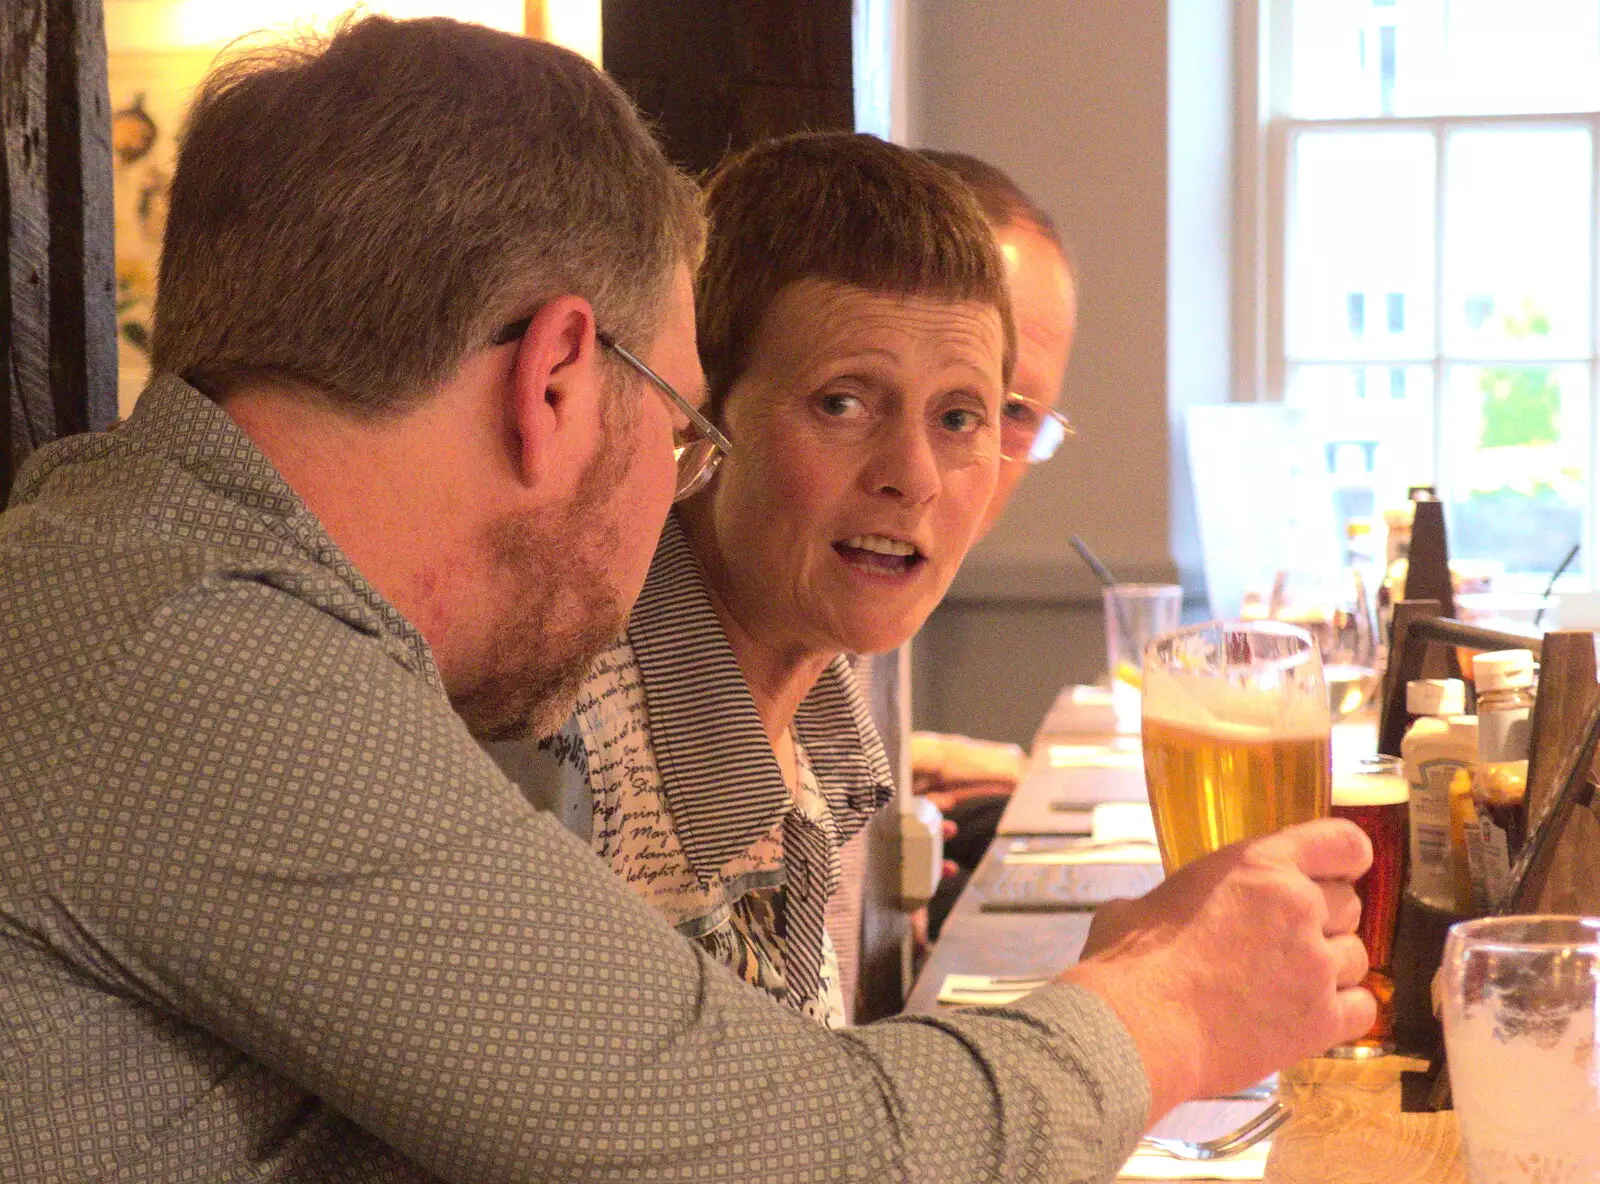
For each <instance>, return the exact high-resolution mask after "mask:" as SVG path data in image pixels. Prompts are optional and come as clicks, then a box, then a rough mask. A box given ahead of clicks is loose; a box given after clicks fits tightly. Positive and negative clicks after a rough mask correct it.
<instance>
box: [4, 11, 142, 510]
mask: <svg viewBox="0 0 1600 1184" xmlns="http://www.w3.org/2000/svg"><path fill="white" fill-rule="evenodd" d="M0 133H3V136H4V160H3V165H4V167H3V168H0V324H3V325H4V326H5V332H4V334H3V336H0V353H3V354H4V357H3V358H0V501H3V500H4V498H5V497H6V496H7V495H9V493H10V489H11V483H12V479H13V477H14V475H15V473H16V469H17V466H19V465H20V464H21V463H22V461H23V460H24V459H25V458H26V457H27V455H28V453H30V452H32V451H33V450H34V449H35V448H37V447H39V445H41V444H43V443H45V442H46V441H48V440H52V439H54V438H56V437H57V436H63V435H69V434H71V433H73V432H82V431H88V430H91V429H98V428H104V427H106V426H107V425H108V424H110V423H111V421H112V420H113V419H115V418H116V413H117V337H116V334H117V330H116V273H115V265H114V263H113V259H112V246H113V243H112V227H113V214H112V202H111V100H110V96H109V94H108V92H107V89H106V48H105V25H104V17H103V14H102V11H101V6H100V0H5V4H4V6H3V7H0Z"/></svg>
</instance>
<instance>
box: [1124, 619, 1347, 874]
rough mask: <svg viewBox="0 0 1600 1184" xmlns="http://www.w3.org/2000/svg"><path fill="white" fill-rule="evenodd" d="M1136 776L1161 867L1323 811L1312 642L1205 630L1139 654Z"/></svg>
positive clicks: (1265, 629)
mask: <svg viewBox="0 0 1600 1184" xmlns="http://www.w3.org/2000/svg"><path fill="white" fill-rule="evenodd" d="M1143 681H1144V720H1143V737H1144V769H1145V779H1146V781H1147V783H1148V785H1149V788H1150V807H1151V810H1152V812H1153V813H1154V815H1155V823H1156V837H1157V839H1158V840H1159V841H1160V844H1161V862H1162V863H1163V864H1164V865H1165V867H1166V870H1167V873H1168V874H1169V875H1170V874H1171V873H1172V872H1174V871H1176V870H1177V869H1178V868H1180V867H1182V866H1183V865H1184V864H1186V863H1188V862H1189V861H1190V860H1192V859H1196V858H1198V857H1200V856H1202V855H1205V854H1208V853H1209V852H1212V851H1215V850H1217V848H1219V847H1224V846H1226V845H1227V844H1229V843H1234V842H1238V841H1239V840H1241V839H1254V838H1259V837H1260V836H1262V835H1266V834H1270V833H1271V832H1273V831H1276V830H1281V829H1282V828H1283V827H1286V826H1289V825H1291V824H1293V823H1296V822H1309V821H1310V820H1312V819H1314V818H1323V817H1326V816H1327V814H1328V808H1329V799H1330V797H1331V794H1332V783H1333V773H1332V763H1331V752H1330V746H1329V730H1330V728H1329V717H1328V691H1327V686H1326V684H1325V683H1324V682H1323V678H1322V661H1321V658H1320V657H1319V655H1318V653H1317V646H1316V643H1315V642H1314V641H1312V639H1311V635H1310V634H1308V633H1307V632H1306V631H1305V630H1304V629H1299V628H1296V627H1295V626H1293V625H1285V624H1283V623H1281V622H1278V621H1229V622H1216V621H1214V622H1211V623H1210V624H1206V625H1195V626H1193V627H1191V628H1188V629H1180V630H1178V631H1177V632H1176V633H1169V634H1167V635H1166V636H1164V637H1159V638H1157V639H1156V640H1155V641H1154V642H1152V643H1151V644H1150V646H1149V648H1148V649H1146V650H1145V655H1144V680H1143Z"/></svg>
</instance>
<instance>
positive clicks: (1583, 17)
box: [1435, 0, 1600, 115]
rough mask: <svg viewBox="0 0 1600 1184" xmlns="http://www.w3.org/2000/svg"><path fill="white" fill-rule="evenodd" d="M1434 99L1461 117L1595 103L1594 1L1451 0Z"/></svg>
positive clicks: (1598, 58) (1588, 107)
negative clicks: (1436, 95) (1438, 94)
mask: <svg viewBox="0 0 1600 1184" xmlns="http://www.w3.org/2000/svg"><path fill="white" fill-rule="evenodd" d="M1448 13H1449V15H1448V19H1447V23H1446V29H1445V39H1446V50H1445V58H1444V71H1443V77H1442V78H1441V82H1440V88H1439V89H1440V96H1439V103H1438V105H1437V107H1436V108H1435V110H1440V111H1449V112H1459V113H1461V114H1468V115H1481V114H1493V113H1495V112H1503V113H1505V114H1508V115H1518V114H1523V113H1527V112H1537V111H1593V110H1595V109H1596V108H1597V107H1600V4H1597V3H1596V0H1513V2H1508V0H1450V6H1449V10H1448Z"/></svg>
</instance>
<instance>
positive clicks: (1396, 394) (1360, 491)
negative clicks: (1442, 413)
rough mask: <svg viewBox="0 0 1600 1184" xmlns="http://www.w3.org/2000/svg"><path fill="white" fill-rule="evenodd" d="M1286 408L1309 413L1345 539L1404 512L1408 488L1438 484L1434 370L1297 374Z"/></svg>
mask: <svg viewBox="0 0 1600 1184" xmlns="http://www.w3.org/2000/svg"><path fill="white" fill-rule="evenodd" d="M1284 401H1285V402H1286V403H1287V404H1288V405H1289V406H1291V407H1299V408H1303V409H1304V411H1305V414H1306V426H1307V430H1308V431H1310V432H1311V433H1312V435H1313V436H1314V438H1315V440H1316V441H1317V445H1318V447H1319V448H1320V449H1321V451H1322V455H1323V459H1324V460H1325V462H1326V463H1327V470H1328V475H1329V478H1330V482H1331V484H1332V487H1333V499H1334V511H1335V514H1336V516H1337V518H1338V519H1339V527H1340V530H1341V531H1342V530H1343V528H1344V524H1345V523H1346V522H1348V521H1349V520H1350V519H1351V518H1368V517H1374V516H1376V515H1378V514H1381V513H1382V512H1383V511H1384V510H1386V509H1389V508H1391V507H1393V506H1398V505H1403V504H1404V503H1405V500H1406V490H1407V488H1408V487H1409V486H1412V485H1431V484H1433V480H1434V472H1433V448H1432V445H1431V441H1432V439H1433V371H1432V369H1431V368H1429V367H1427V366H1296V367H1294V368H1293V369H1292V370H1291V371H1290V374H1289V391H1288V397H1287V398H1286V399H1285V400H1284ZM1341 537H1342V535H1341Z"/></svg>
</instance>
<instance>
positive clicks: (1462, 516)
mask: <svg viewBox="0 0 1600 1184" xmlns="http://www.w3.org/2000/svg"><path fill="white" fill-rule="evenodd" d="M1447 383H1448V395H1447V397H1446V401H1445V408H1444V431H1445V451H1444V458H1443V465H1444V470H1445V471H1444V473H1443V474H1442V482H1441V488H1440V490H1439V494H1440V496H1441V497H1442V498H1444V499H1445V501H1446V502H1447V503H1448V507H1449V515H1450V553H1451V555H1452V556H1460V557H1462V558H1469V559H1492V560H1497V561H1499V562H1502V563H1504V564H1505V570H1506V572H1507V574H1508V575H1514V574H1516V573H1549V572H1552V571H1554V570H1555V568H1556V566H1557V565H1558V564H1559V563H1560V562H1561V560H1562V559H1563V558H1564V557H1565V556H1566V553H1567V551H1568V550H1569V549H1570V548H1571V547H1572V544H1574V543H1576V542H1577V541H1578V540H1579V539H1580V538H1581V537H1582V534H1583V511H1584V506H1585V505H1587V503H1588V500H1589V473H1588V462H1589V410H1588V405H1589V374H1588V369H1587V367H1584V366H1518V367H1509V366H1504V367H1480V366H1457V367H1452V369H1451V371H1450V373H1449V377H1448V379H1447Z"/></svg>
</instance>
